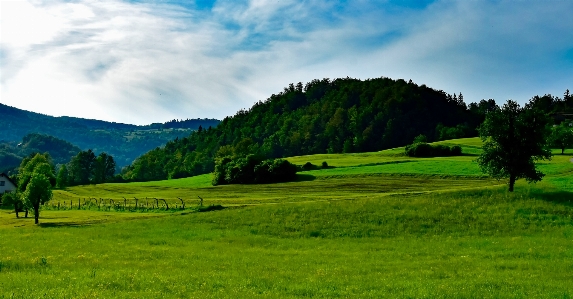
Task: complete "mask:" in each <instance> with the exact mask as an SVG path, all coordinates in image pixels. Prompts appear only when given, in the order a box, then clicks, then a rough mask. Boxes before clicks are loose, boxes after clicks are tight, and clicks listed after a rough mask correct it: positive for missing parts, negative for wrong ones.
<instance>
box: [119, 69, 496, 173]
mask: <svg viewBox="0 0 573 299" xmlns="http://www.w3.org/2000/svg"><path fill="white" fill-rule="evenodd" d="M494 106H495V101H493V100H489V101H483V100H482V101H481V102H480V103H479V104H475V103H472V104H471V105H469V107H468V106H466V104H465V103H464V101H463V95H461V94H459V95H456V94H454V95H449V94H446V93H445V92H443V91H438V90H434V89H432V88H429V87H427V86H425V85H422V86H418V85H416V84H414V83H412V82H411V81H410V82H406V81H404V80H392V79H389V78H378V79H371V80H365V81H361V80H357V79H351V78H346V79H336V80H329V79H323V80H313V81H312V82H309V83H307V84H306V85H303V84H302V83H298V84H296V85H294V84H291V85H289V86H288V87H287V88H285V89H284V90H283V91H282V92H280V93H279V94H273V95H272V96H271V97H270V98H269V99H267V100H266V101H264V102H258V103H256V104H255V105H254V106H253V107H251V108H250V109H249V110H241V111H239V112H237V113H236V115H235V116H232V117H227V118H225V119H224V120H223V121H222V122H221V124H219V126H217V127H216V128H212V129H208V130H200V131H197V132H194V133H193V134H191V136H189V137H188V138H182V139H178V140H176V141H171V142H168V143H167V144H166V146H165V147H164V148H158V149H155V150H152V151H150V152H148V153H147V154H145V155H143V156H142V157H140V158H138V159H137V160H136V161H135V162H134V163H133V164H132V166H130V167H129V168H128V169H126V171H125V172H124V177H125V178H127V179H132V180H157V179H165V178H168V177H169V178H175V177H183V176H190V175H196V174H200V173H207V172H210V171H212V170H213V167H214V157H215V156H225V155H243V154H246V153H254V154H260V155H263V156H267V157H286V156H295V155H305V154H316V153H341V152H364V151H376V150H382V149H386V148H392V147H397V146H403V145H406V144H408V143H410V142H412V140H413V139H414V137H416V136H417V135H419V134H425V135H426V136H427V137H428V138H429V139H430V140H436V139H446V138H448V139H449V138H459V137H467V136H476V135H477V132H476V130H475V128H476V126H477V125H478V124H480V123H481V122H482V121H483V119H484V115H485V112H486V111H487V110H488V109H491V108H493V107H494Z"/></svg>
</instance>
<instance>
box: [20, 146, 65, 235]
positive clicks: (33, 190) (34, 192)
mask: <svg viewBox="0 0 573 299" xmlns="http://www.w3.org/2000/svg"><path fill="white" fill-rule="evenodd" d="M55 184H56V177H55V175H54V168H53V166H52V165H51V159H50V156H49V155H48V154H47V153H46V154H44V155H42V154H36V155H34V156H33V157H28V158H26V159H24V160H23V161H22V163H21V164H20V168H19V169H18V191H19V192H21V199H22V202H23V204H24V206H25V207H31V208H32V209H34V219H35V223H36V224H38V218H39V216H40V205H41V204H43V203H45V202H46V201H48V200H50V199H51V198H52V187H53V186H54V185H55Z"/></svg>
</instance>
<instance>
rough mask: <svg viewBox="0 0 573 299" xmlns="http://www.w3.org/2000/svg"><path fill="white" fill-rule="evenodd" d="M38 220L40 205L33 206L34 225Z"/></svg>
mask: <svg viewBox="0 0 573 299" xmlns="http://www.w3.org/2000/svg"><path fill="white" fill-rule="evenodd" d="M38 218H40V204H39V203H38V204H34V223H35V224H38Z"/></svg>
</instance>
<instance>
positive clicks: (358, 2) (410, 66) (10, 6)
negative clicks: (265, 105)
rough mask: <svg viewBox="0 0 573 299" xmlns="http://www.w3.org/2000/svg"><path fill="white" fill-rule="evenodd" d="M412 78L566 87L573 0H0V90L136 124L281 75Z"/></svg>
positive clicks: (4, 97)
mask: <svg viewBox="0 0 573 299" xmlns="http://www.w3.org/2000/svg"><path fill="white" fill-rule="evenodd" d="M346 76H349V77H353V78H359V79H367V78H377V77H382V76H384V77H390V78H394V79H398V78H403V79H406V80H409V79H412V80H413V81H414V82H416V83H418V84H426V85H428V86H430V87H433V88H435V89H442V90H444V91H446V92H448V93H459V92H462V93H463V94H464V99H465V100H466V101H467V102H468V103H469V102H475V101H479V100H481V99H489V98H493V99H495V100H496V101H497V102H498V103H502V102H504V101H505V100H507V99H514V100H517V101H518V102H521V103H524V102H526V101H527V100H528V99H529V98H531V97H532V96H534V95H537V94H539V95H542V94H546V93H551V94H553V95H557V96H562V95H563V92H564V91H565V89H567V88H569V89H573V1H569V0H563V1H559V0H554V1H551V0H546V1H516V0H512V1H503V0H499V1H497V0H491V1H486V0H465V1H447V0H446V1H442V0H436V1H392V0H389V1H368V0H351V1H333V0H301V1H294V0H232V1H231V0H215V1H213V0H196V1H192V0H191V1H170V0H157V1H118V0H77V1H59V0H49V1H5V0H0V102H1V103H3V104H7V105H10V106H14V107H18V108H21V109H26V110H31V111H36V112H41V113H44V114H49V115H56V116H59V115H69V116H77V117H85V118H94V119H103V120H109V121H116V122H125V123H135V124H147V123H151V122H164V121H167V120H170V119H174V118H176V119H185V118H219V119H222V118H224V117H225V116H228V115H233V114H235V112H236V111H237V110H239V109H241V108H248V107H250V106H251V105H252V104H253V103H254V102H257V101H259V100H265V99H266V98H268V97H269V96H270V95H271V94H273V93H278V92H280V91H281V90H282V89H283V87H285V86H287V85H288V84H289V83H291V82H293V83H296V82H299V81H300V82H303V83H304V82H308V81H310V80H312V79H315V78H318V79H321V78H325V77H328V78H338V77H346Z"/></svg>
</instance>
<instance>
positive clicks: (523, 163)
mask: <svg viewBox="0 0 573 299" xmlns="http://www.w3.org/2000/svg"><path fill="white" fill-rule="evenodd" d="M549 121H550V120H549V118H548V117H547V115H546V114H545V113H543V112H541V111H539V110H538V109H535V108H534V106H532V105H526V106H525V107H523V108H522V107H520V106H519V104H517V103H516V102H515V101H511V100H510V101H507V103H505V104H504V105H503V107H501V108H499V107H497V108H496V109H493V110H492V111H490V112H489V113H487V115H486V119H485V121H484V123H483V124H482V125H481V126H480V128H479V133H480V137H481V139H482V140H483V142H484V144H483V152H482V154H481V155H480V156H479V157H478V159H477V161H478V163H479V165H480V168H481V169H482V171H483V172H485V173H488V174H489V175H491V176H492V177H494V178H497V179H502V178H509V191H510V192H513V189H514V185H515V181H516V180H518V179H521V178H525V179H526V180H527V181H528V182H537V181H540V180H541V179H542V178H543V176H544V174H543V173H542V172H541V171H539V170H537V168H536V165H535V162H536V161H538V160H542V159H550V158H551V150H550V149H549V148H548V143H547V138H548V136H549V132H548V124H549Z"/></svg>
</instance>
